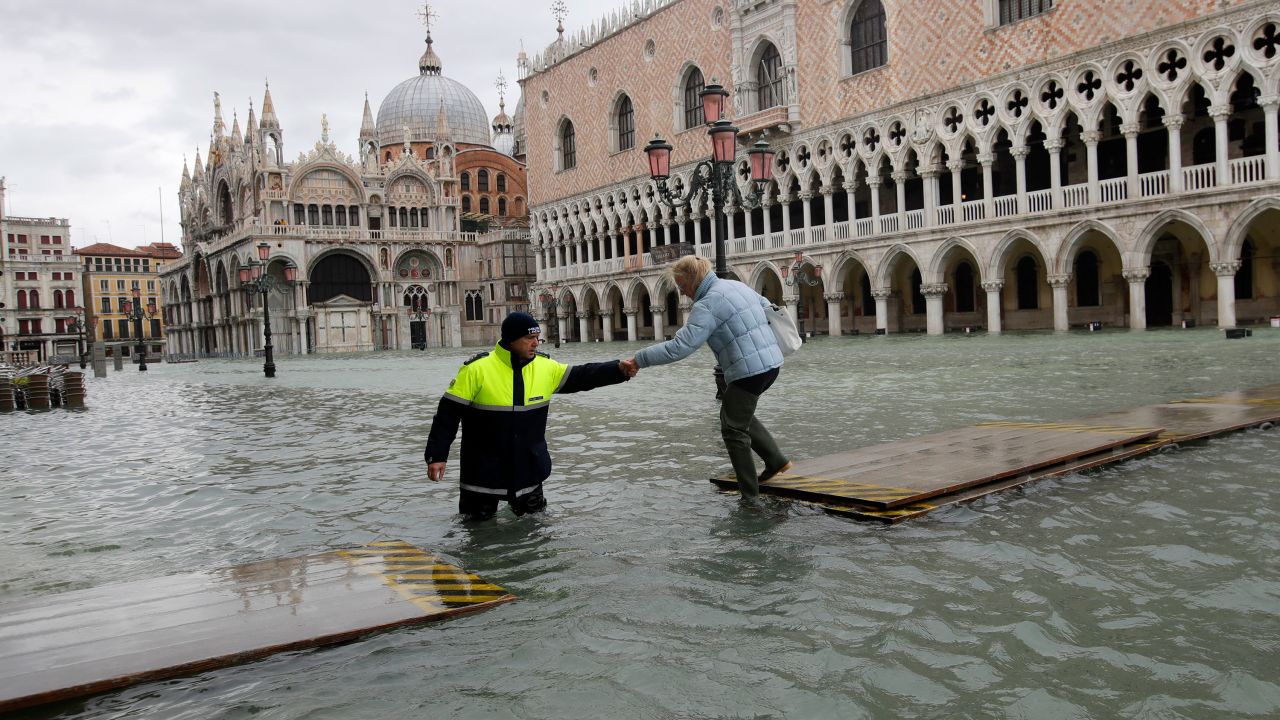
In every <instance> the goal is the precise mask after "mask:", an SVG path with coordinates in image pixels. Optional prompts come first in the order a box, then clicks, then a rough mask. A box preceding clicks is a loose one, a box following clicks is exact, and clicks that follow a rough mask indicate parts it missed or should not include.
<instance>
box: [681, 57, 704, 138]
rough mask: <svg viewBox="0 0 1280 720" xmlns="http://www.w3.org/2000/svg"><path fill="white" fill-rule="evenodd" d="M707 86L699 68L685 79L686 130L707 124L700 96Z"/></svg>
mask: <svg viewBox="0 0 1280 720" xmlns="http://www.w3.org/2000/svg"><path fill="white" fill-rule="evenodd" d="M706 86H707V83H706V80H704V79H703V77H702V71H701V70H699V69H698V68H693V69H691V70H689V75H688V77H686V78H685V79H684V128H685V129H686V130H688V129H690V128H696V127H698V126H699V125H705V124H706V123H707V119H706V117H704V116H703V114H702V98H701V97H699V96H698V93H701V92H702V91H703V89H704V88H706Z"/></svg>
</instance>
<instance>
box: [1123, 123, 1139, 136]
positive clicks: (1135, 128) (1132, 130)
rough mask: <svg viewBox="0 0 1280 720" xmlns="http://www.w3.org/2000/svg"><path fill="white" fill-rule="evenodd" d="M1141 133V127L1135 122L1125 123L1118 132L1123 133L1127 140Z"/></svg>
mask: <svg viewBox="0 0 1280 720" xmlns="http://www.w3.org/2000/svg"><path fill="white" fill-rule="evenodd" d="M1141 131H1142V125H1141V124H1139V123H1136V122H1132V123H1125V124H1123V125H1121V126H1120V132H1122V133H1124V136H1125V137H1127V138H1130V137H1138V133H1139V132H1141Z"/></svg>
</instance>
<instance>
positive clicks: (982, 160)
mask: <svg viewBox="0 0 1280 720" xmlns="http://www.w3.org/2000/svg"><path fill="white" fill-rule="evenodd" d="M978 164H979V165H981V166H983V167H990V166H991V165H995V164H996V154H995V153H981V154H979V155H978Z"/></svg>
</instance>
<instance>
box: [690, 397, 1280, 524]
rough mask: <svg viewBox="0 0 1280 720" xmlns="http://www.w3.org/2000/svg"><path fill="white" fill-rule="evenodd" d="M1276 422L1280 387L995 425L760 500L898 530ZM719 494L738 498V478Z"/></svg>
mask: <svg viewBox="0 0 1280 720" xmlns="http://www.w3.org/2000/svg"><path fill="white" fill-rule="evenodd" d="M1277 421H1280V384H1277V385H1267V386H1265V387H1260V388H1255V389H1253V390H1244V391H1240V392H1232V393H1227V394H1225V395H1217V396H1214V397H1204V398H1193V399H1190V400H1179V401H1176V402H1171V403H1162V404H1159V405H1147V406H1145V407H1140V408H1135V409H1133V410H1123V411H1120V412H1113V413H1107V414H1105V415H1097V416H1093V417H1086V418H1081V419H1079V420H1073V421H1070V422H1063V423H1034V422H989V423H981V424H979V425H975V426H973V427H968V428H960V429H957V430H948V431H945V432H940V433H933V434H931V435H923V436H921V437H918V438H912V439H910V440H902V441H899V442H893V443H888V444H885V445H875V446H872V447H867V448H860V449H858V450H853V451H850V452H844V453H836V454H834V455H826V456H823V457H819V458H813V459H810V460H801V461H798V462H796V463H795V465H794V466H793V467H792V469H791V471H790V472H788V473H786V474H784V475H779V476H777V477H775V478H773V479H772V480H770V481H769V482H767V483H764V484H762V485H761V486H760V491H761V492H763V493H769V494H773V495H781V496H786V497H792V498H796V499H799V500H805V501H809V502H814V503H817V504H818V505H819V506H821V507H822V508H823V509H824V510H826V511H827V512H830V513H834V514H837V515H843V516H846V517H852V518H856V519H859V520H877V521H881V522H890V523H896V522H901V521H903V520H907V519H910V518H915V517H920V516H921V515H925V514H928V513H930V512H933V511H934V510H937V509H938V508H941V507H946V506H948V505H954V504H956V503H962V502H968V501H971V500H975V499H977V498H980V497H983V496H984V495H989V494H991V493H994V492H999V491H1001V490H1008V489H1009V488H1014V487H1018V486H1020V485H1025V484H1026V483H1029V482H1032V481H1034V480H1039V479H1041V478H1045V477H1052V476H1056V475H1064V474H1067V473H1071V472H1078V471H1081V470H1087V469H1090V468H1094V467H1098V466H1100V465H1108V464H1111V463H1115V462H1119V461H1121V460H1126V459H1129V458H1132V457H1136V456H1139V455H1145V454H1147V453H1150V452H1154V451H1156V450H1159V449H1160V448H1162V447H1165V446H1168V445H1173V444H1175V443H1180V442H1187V441H1191V440H1199V439H1202V438H1208V437H1213V436H1215V435H1222V434H1225V433H1229V432H1233V431H1235V430H1241V429H1244V428H1248V427H1254V426H1257V425H1262V424H1264V423H1274V422H1277ZM711 482H712V483H714V484H715V485H717V486H719V487H721V488H725V489H734V490H736V489H737V486H738V484H737V480H736V479H734V478H733V477H727V478H713V479H712V480H711Z"/></svg>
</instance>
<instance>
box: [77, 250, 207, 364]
mask: <svg viewBox="0 0 1280 720" xmlns="http://www.w3.org/2000/svg"><path fill="white" fill-rule="evenodd" d="M74 253H75V255H76V257H77V258H78V259H79V260H80V267H81V268H82V270H83V272H82V273H81V277H82V278H83V282H84V285H83V296H84V299H85V303H84V308H85V324H86V326H87V328H86V335H87V337H88V339H89V340H90V341H91V342H94V341H101V342H102V343H103V344H104V345H105V346H106V351H107V355H108V356H114V355H115V354H116V353H119V354H120V355H122V356H123V357H130V356H132V355H133V354H135V353H136V352H137V347H138V345H139V339H141V341H142V344H144V345H145V346H146V351H147V355H149V356H162V355H164V354H165V339H164V321H163V320H164V306H163V305H162V297H161V293H160V272H161V271H162V270H163V269H164V267H165V266H166V265H167V264H169V263H171V262H173V261H174V260H177V259H179V258H181V253H179V252H178V250H177V249H176V248H175V247H174V246H173V245H171V244H168V243H152V244H151V245H146V246H141V247H138V248H136V249H134V250H130V249H128V248H123V247H119V246H117V245H111V244H108V243H96V244H94V245H90V246H89V247H85V248H78V249H76V250H75V251H74ZM135 293H136V294H135ZM134 303H140V307H141V309H142V314H141V318H137V317H135V316H134V314H133V313H132V312H131V310H132V308H133V304H134ZM139 320H140V321H141V323H140V324H141V327H140V328H139ZM139 330H140V331H141V332H140V333H139Z"/></svg>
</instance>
